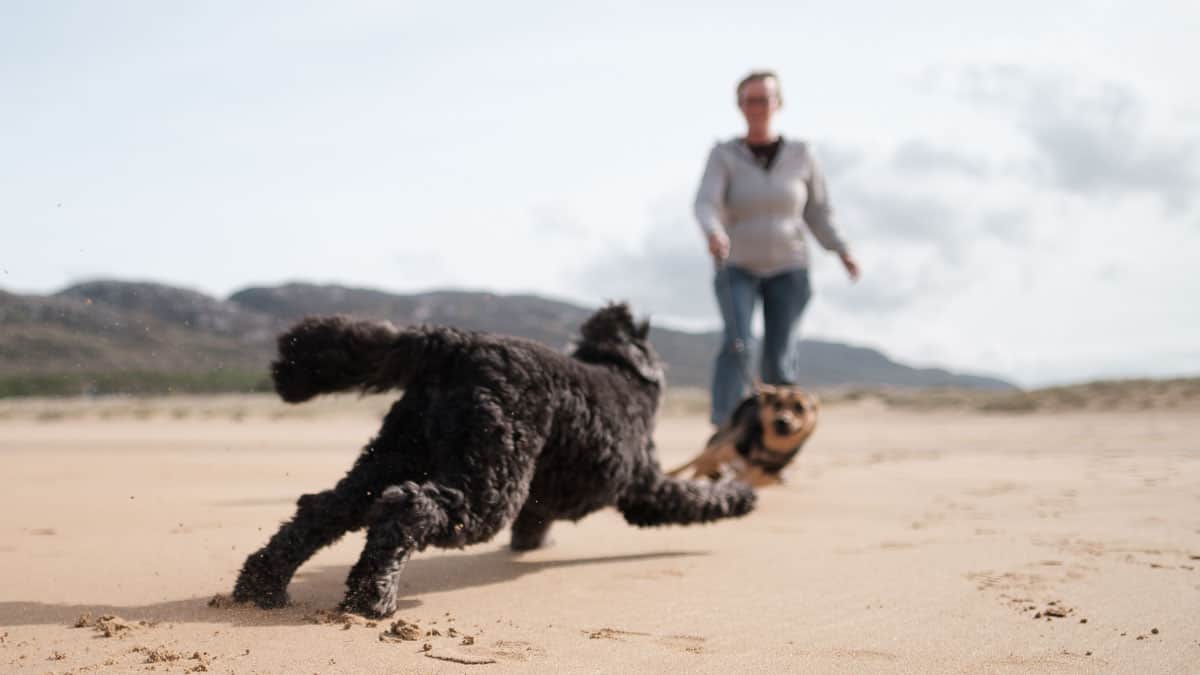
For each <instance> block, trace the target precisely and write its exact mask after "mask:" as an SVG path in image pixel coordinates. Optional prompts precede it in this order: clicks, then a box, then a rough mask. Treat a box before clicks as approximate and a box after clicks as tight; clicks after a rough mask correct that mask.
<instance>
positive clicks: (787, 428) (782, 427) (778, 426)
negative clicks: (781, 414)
mask: <svg viewBox="0 0 1200 675" xmlns="http://www.w3.org/2000/svg"><path fill="white" fill-rule="evenodd" d="M791 431H792V425H790V424H788V423H787V420H784V419H777V420H775V433H776V434H778V435H780V436H786V435H788V434H789V433H791Z"/></svg>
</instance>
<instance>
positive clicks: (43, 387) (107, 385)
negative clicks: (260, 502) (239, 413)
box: [0, 370, 271, 398]
mask: <svg viewBox="0 0 1200 675" xmlns="http://www.w3.org/2000/svg"><path fill="white" fill-rule="evenodd" d="M268 391H271V379H270V376H269V375H268V374H267V372H266V371H265V370H206V371H197V372H186V371H185V372H178V371H154V370H114V371H106V372H96V373H62V372H59V373H27V374H4V375H0V398H13V397H19V396H99V395H106V394H133V395H138V396H150V395H161V394H218V393H227V392H239V393H253V392H268Z"/></svg>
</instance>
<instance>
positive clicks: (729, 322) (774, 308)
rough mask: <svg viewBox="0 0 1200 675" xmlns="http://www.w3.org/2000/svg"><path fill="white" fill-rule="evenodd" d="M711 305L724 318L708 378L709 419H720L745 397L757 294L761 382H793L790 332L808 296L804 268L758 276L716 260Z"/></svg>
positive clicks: (730, 412)
mask: <svg viewBox="0 0 1200 675" xmlns="http://www.w3.org/2000/svg"><path fill="white" fill-rule="evenodd" d="M713 288H714V290H715V291H716V293H717V306H718V307H720V309H721V318H722V319H724V321H725V334H724V339H723V340H722V342H721V351H720V352H719V353H718V354H717V364H716V369H715V370H714V372H713V382H712V416H711V418H712V423H713V424H721V423H723V422H725V420H727V419H728V418H729V416H730V415H732V414H733V409H734V408H736V407H737V404H738V403H740V402H741V400H742V398H743V397H745V396H746V393H747V391H746V389H747V387H749V385H750V383H748V382H747V381H746V380H747V379H748V378H750V377H752V375H751V373H752V372H753V370H752V369H751V367H750V319H751V318H752V317H753V316H754V305H755V304H756V303H757V302H758V296H759V295H762V300H763V324H764V325H763V342H762V381H763V383H764V384H795V382H796V368H795V359H794V358H792V356H793V352H792V342H793V341H792V336H793V335H794V334H795V332H796V326H797V325H798V324H799V323H800V315H801V314H803V313H804V307H805V306H806V305H808V300H809V298H810V297H812V288H811V287H810V286H809V283H808V269H807V268H800V269H795V270H788V271H787V272H781V273H780V274H776V275H774V276H770V277H758V276H755V275H754V274H753V273H751V272H749V271H747V270H744V269H742V268H740V267H733V266H731V265H722V266H720V267H718V268H717V274H716V277H715V278H714V279H713Z"/></svg>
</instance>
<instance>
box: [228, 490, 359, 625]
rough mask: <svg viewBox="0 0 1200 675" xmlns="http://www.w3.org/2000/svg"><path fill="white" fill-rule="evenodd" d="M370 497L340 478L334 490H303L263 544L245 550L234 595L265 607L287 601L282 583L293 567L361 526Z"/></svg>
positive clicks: (292, 570) (293, 569)
mask: <svg viewBox="0 0 1200 675" xmlns="http://www.w3.org/2000/svg"><path fill="white" fill-rule="evenodd" d="M370 499H371V498H370V496H369V495H368V493H367V492H366V491H365V490H362V489H359V488H358V487H357V486H352V484H351V483H349V482H343V483H342V484H339V485H338V488H337V489H335V490H326V491H325V492H320V493H317V494H309V495H304V496H303V497H301V498H300V499H299V501H298V502H297V509H296V515H295V516H293V517H292V519H291V520H290V521H288V522H286V523H284V524H283V525H282V526H281V527H280V528H279V531H278V532H276V533H275V536H273V537H271V540H270V541H269V542H267V545H266V546H264V547H262V548H261V549H259V550H258V551H255V552H254V553H252V554H250V556H249V557H248V558H246V562H245V564H244V565H242V571H241V573H240V574H239V575H238V579H237V583H236V584H235V585H234V588H233V599H234V600H237V601H238V602H253V603H254V604H256V605H258V606H259V607H262V608H264V609H275V608H279V607H283V606H284V605H286V604H287V603H288V595H287V587H288V584H289V583H291V580H292V575H293V574H295V573H296V569H297V568H299V567H300V565H302V564H303V563H304V561H305V560H308V559H309V558H310V557H311V556H312V555H313V554H314V553H316V552H317V551H319V550H320V549H321V548H323V547H325V546H328V545H329V544H332V543H333V542H335V541H337V540H338V539H340V538H341V536H342V535H343V534H345V533H346V532H347V531H349V530H354V529H358V528H359V527H362V525H363V523H362V519H363V517H364V515H365V513H366V509H367V505H368V504H369V503H370Z"/></svg>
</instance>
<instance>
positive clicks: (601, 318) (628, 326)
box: [579, 302, 636, 342]
mask: <svg viewBox="0 0 1200 675" xmlns="http://www.w3.org/2000/svg"><path fill="white" fill-rule="evenodd" d="M635 331H636V327H635V326H634V324H633V313H632V312H630V311H629V305H627V304H625V303H623V302H621V303H610V304H608V305H605V306H604V307H602V308H600V309H599V310H597V311H596V313H594V314H592V315H591V316H590V317H588V320H587V321H585V322H584V323H583V325H582V326H580V328H579V332H580V333H581V334H582V335H583V339H584V340H587V341H589V342H610V341H613V340H619V339H621V338H622V337H633V336H634V334H635Z"/></svg>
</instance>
